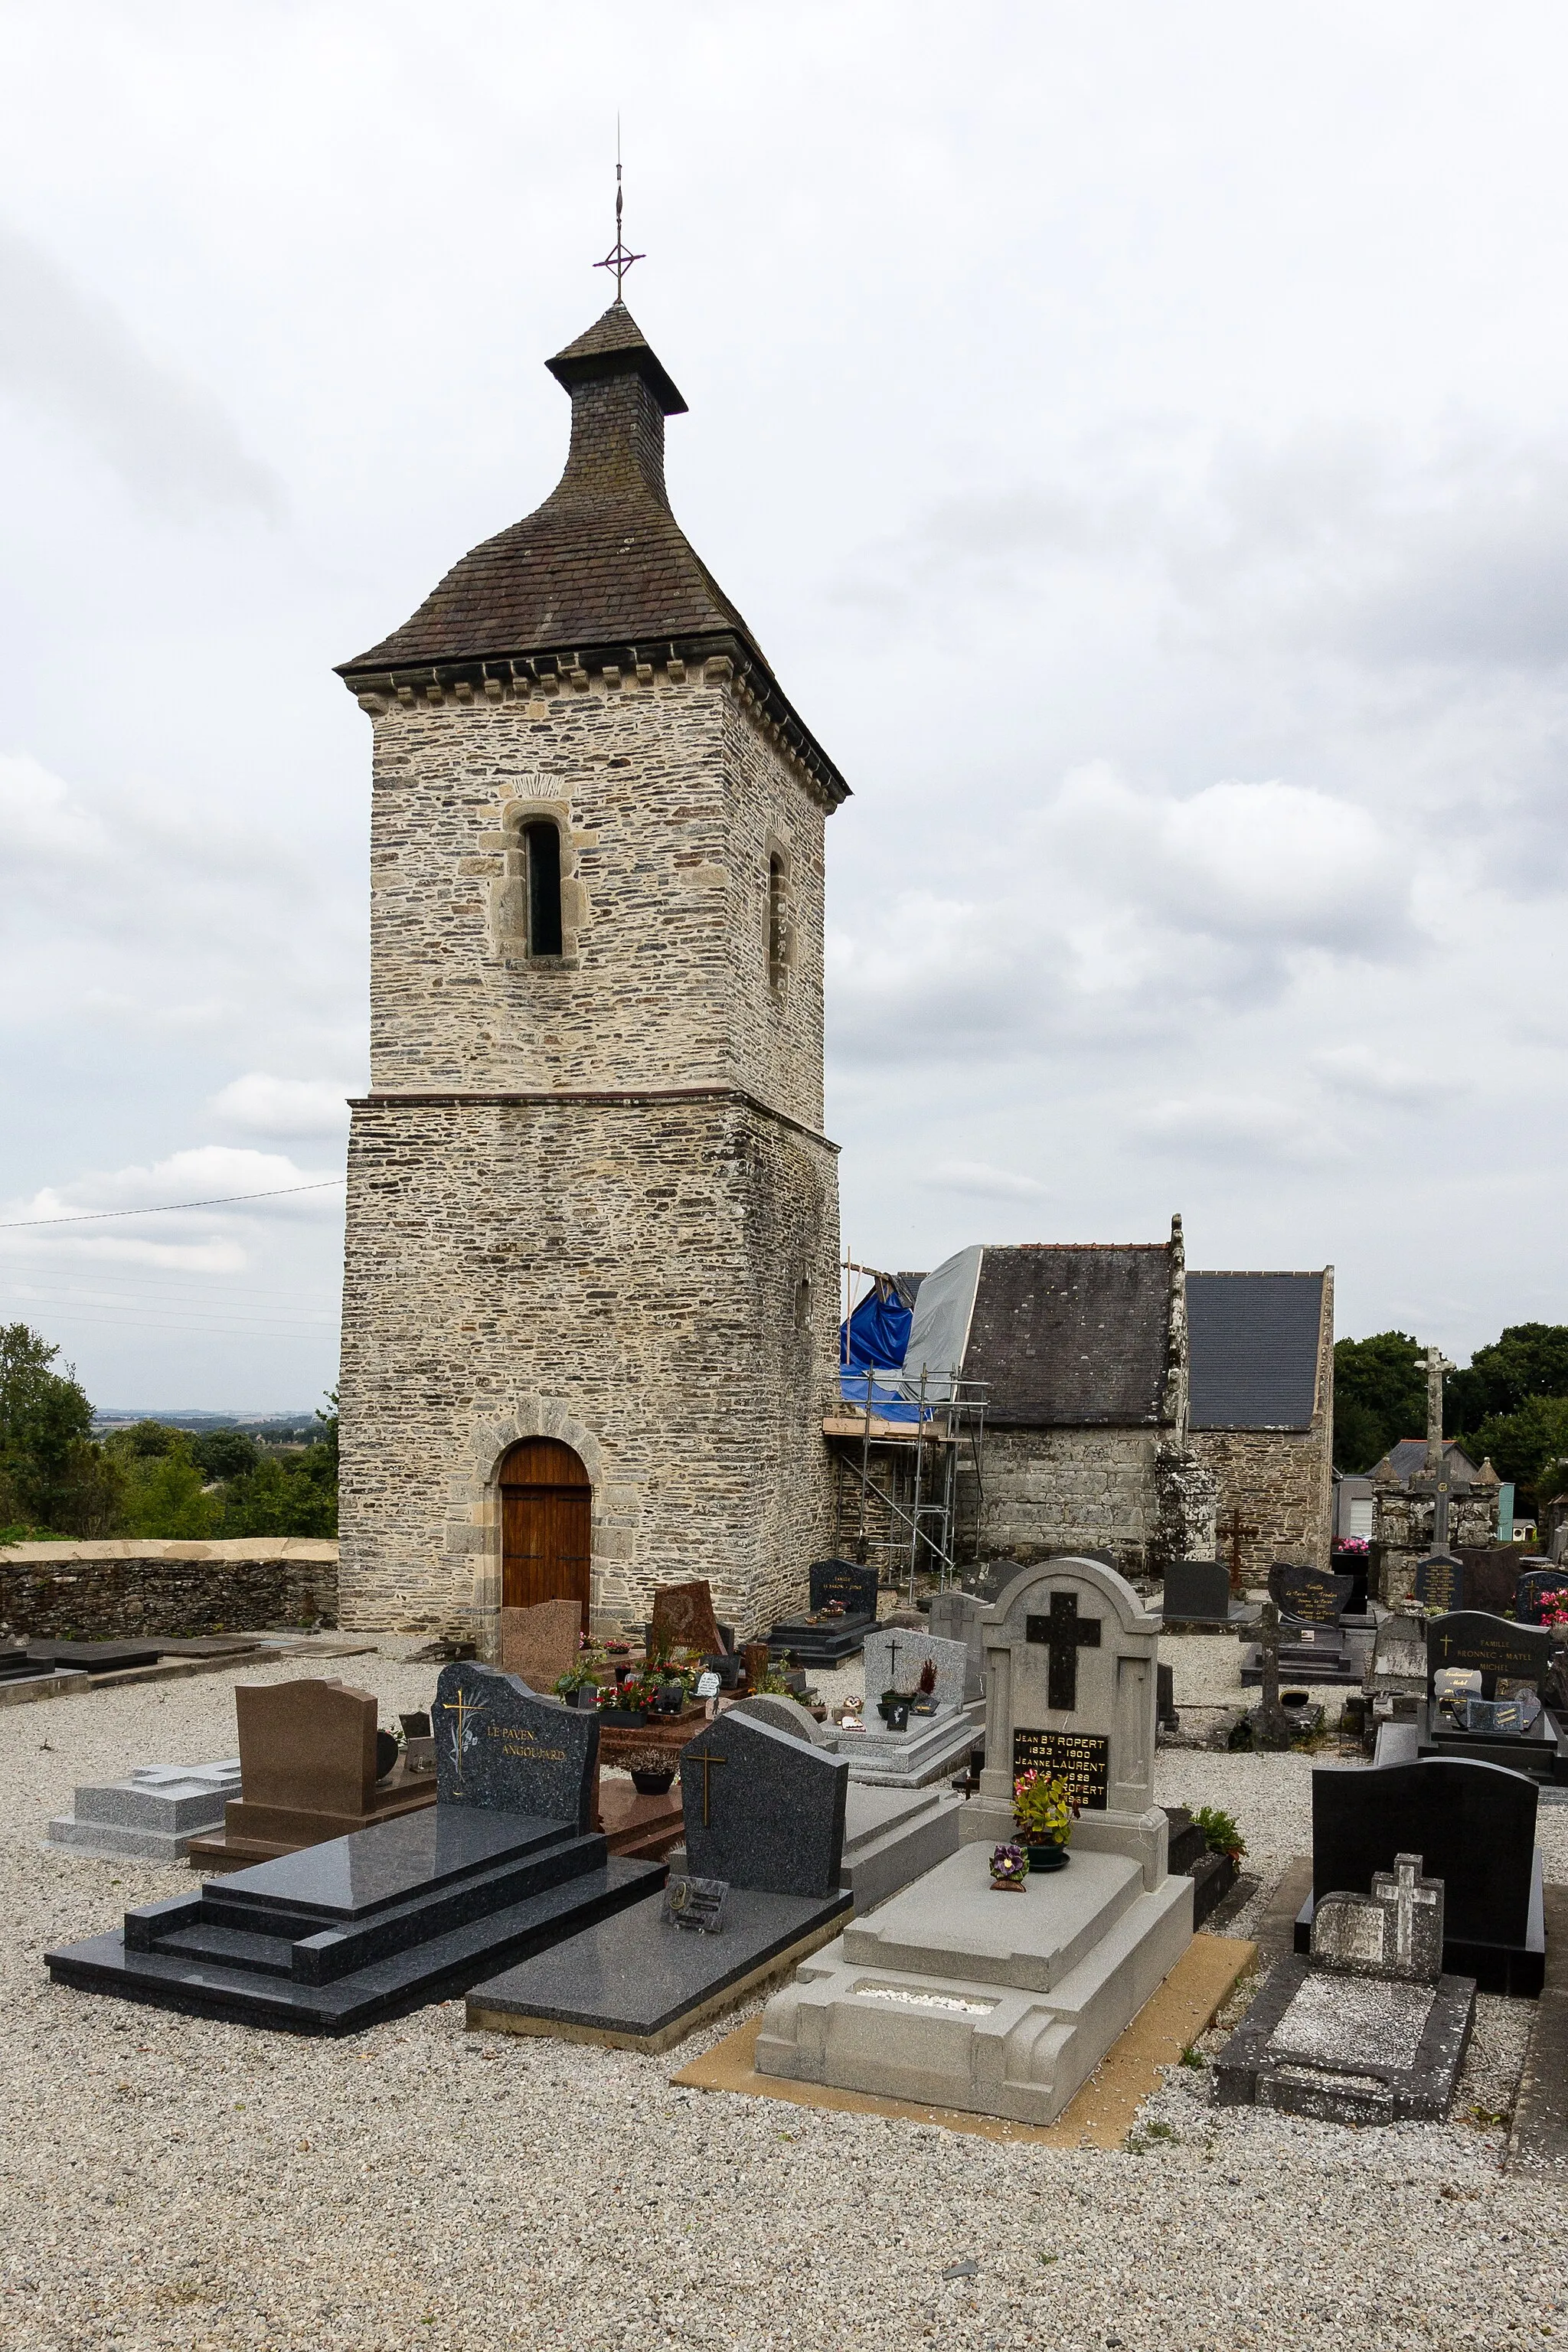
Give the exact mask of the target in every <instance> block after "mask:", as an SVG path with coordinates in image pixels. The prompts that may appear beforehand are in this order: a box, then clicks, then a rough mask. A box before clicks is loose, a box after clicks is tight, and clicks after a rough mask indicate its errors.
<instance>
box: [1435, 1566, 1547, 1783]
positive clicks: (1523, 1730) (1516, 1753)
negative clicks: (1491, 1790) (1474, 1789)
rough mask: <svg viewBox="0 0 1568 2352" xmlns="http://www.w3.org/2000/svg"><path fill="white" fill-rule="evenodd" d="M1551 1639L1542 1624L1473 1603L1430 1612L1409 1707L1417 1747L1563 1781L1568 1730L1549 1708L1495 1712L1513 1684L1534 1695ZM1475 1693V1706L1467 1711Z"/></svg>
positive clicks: (1543, 1672) (1544, 1669)
mask: <svg viewBox="0 0 1568 2352" xmlns="http://www.w3.org/2000/svg"><path fill="white" fill-rule="evenodd" d="M1557 1646H1558V1642H1557V1636H1556V1634H1555V1633H1553V1632H1552V1630H1551V1629H1550V1628H1549V1627H1546V1626H1535V1625H1520V1624H1516V1623H1515V1622H1513V1621H1512V1620H1511V1619H1510V1618H1506V1617H1492V1616H1489V1615H1487V1614H1485V1613H1484V1612H1481V1611H1479V1610H1459V1611H1457V1612H1453V1613H1451V1614H1449V1615H1447V1616H1444V1617H1438V1618H1436V1619H1434V1620H1433V1621H1432V1622H1429V1624H1428V1625H1427V1628H1426V1663H1427V1672H1428V1677H1429V1684H1430V1695H1429V1696H1428V1697H1426V1699H1425V1700H1423V1702H1422V1703H1421V1705H1420V1706H1419V1707H1418V1708H1417V1710H1416V1722H1417V1726H1418V1731H1419V1738H1418V1742H1417V1745H1418V1749H1419V1752H1420V1754H1422V1755H1423V1756H1443V1755H1452V1756H1468V1757H1474V1758H1476V1759H1478V1760H1479V1761H1481V1762H1485V1763H1492V1764H1503V1765H1507V1766H1508V1767H1510V1769H1512V1770H1514V1771H1519V1772H1528V1773H1529V1774H1530V1775H1531V1778H1532V1779H1533V1780H1540V1781H1542V1782H1547V1783H1552V1784H1553V1785H1555V1786H1559V1787H1562V1786H1564V1785H1568V1734H1565V1733H1564V1731H1563V1727H1562V1726H1561V1724H1560V1723H1559V1721H1558V1718H1557V1717H1556V1716H1555V1715H1554V1714H1553V1713H1552V1711H1551V1710H1550V1708H1548V1707H1544V1706H1536V1707H1535V1708H1533V1709H1521V1711H1520V1713H1519V1715H1518V1717H1513V1718H1510V1717H1509V1715H1508V1714H1507V1713H1502V1714H1500V1713H1499V1712H1498V1708H1499V1705H1500V1703H1504V1704H1506V1702H1507V1701H1508V1700H1510V1698H1512V1697H1513V1696H1515V1694H1516V1693H1518V1692H1520V1691H1528V1692H1530V1693H1531V1695H1532V1696H1536V1697H1539V1693H1540V1685H1542V1682H1543V1681H1544V1680H1545V1678H1546V1676H1547V1675H1548V1674H1549V1673H1550V1671H1551V1668H1552V1658H1553V1655H1554V1654H1555V1652H1556V1650H1557ZM1476 1675H1479V1676H1480V1684H1479V1689H1477V1688H1476V1686H1475V1676H1476ZM1477 1699H1479V1701H1480V1702H1481V1706H1480V1707H1479V1710H1478V1711H1477V1712H1476V1713H1474V1714H1472V1712H1471V1706H1470V1702H1471V1701H1472V1700H1477Z"/></svg>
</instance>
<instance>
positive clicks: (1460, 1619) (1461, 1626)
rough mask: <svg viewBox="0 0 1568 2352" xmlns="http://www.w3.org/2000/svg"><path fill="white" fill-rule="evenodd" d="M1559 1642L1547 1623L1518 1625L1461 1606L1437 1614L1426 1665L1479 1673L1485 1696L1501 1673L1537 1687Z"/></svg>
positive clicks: (1494, 1691) (1428, 1641)
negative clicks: (1443, 1614)
mask: <svg viewBox="0 0 1568 2352" xmlns="http://www.w3.org/2000/svg"><path fill="white" fill-rule="evenodd" d="M1556 1645H1557V1644H1556V1636H1555V1635H1554V1634H1553V1633H1552V1631H1551V1629H1550V1628H1549V1627H1547V1626H1540V1627H1537V1626H1533V1625H1516V1624H1512V1623H1510V1621H1509V1619H1508V1618H1506V1617H1488V1616H1486V1615H1484V1614H1483V1613H1482V1612H1481V1611H1479V1609H1460V1610H1456V1611H1453V1612H1450V1613H1448V1614H1447V1615H1446V1616H1442V1617H1436V1618H1434V1619H1433V1621H1432V1622H1431V1623H1430V1624H1429V1625H1428V1626H1427V1628H1426V1667H1427V1672H1428V1673H1429V1674H1435V1673H1436V1671H1437V1670H1438V1668H1439V1667H1447V1668H1454V1667H1463V1668H1468V1669H1469V1670H1471V1671H1473V1672H1476V1673H1479V1675H1480V1677H1481V1696H1482V1697H1483V1698H1495V1697H1496V1696H1498V1690H1497V1685H1498V1681H1499V1678H1501V1679H1502V1680H1504V1681H1506V1682H1512V1683H1529V1684H1530V1685H1531V1687H1532V1688H1535V1689H1539V1687H1540V1685H1541V1682H1542V1676H1543V1675H1545V1673H1546V1671H1547V1669H1548V1667H1549V1666H1550V1665H1551V1664H1552V1651H1553V1650H1554V1649H1555V1647H1556Z"/></svg>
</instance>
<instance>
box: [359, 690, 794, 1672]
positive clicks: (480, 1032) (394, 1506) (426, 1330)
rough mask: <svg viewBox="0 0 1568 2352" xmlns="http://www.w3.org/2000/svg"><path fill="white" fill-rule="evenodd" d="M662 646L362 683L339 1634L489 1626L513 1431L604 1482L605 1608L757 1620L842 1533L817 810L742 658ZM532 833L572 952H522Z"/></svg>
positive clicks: (620, 1614)
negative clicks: (557, 845) (696, 1602)
mask: <svg viewBox="0 0 1568 2352" xmlns="http://www.w3.org/2000/svg"><path fill="white" fill-rule="evenodd" d="M652 653H653V655H654V656H655V657H654V658H650V659H649V660H648V661H647V662H643V663H640V664H638V665H637V666H636V667H634V668H632V669H628V670H625V671H623V670H621V669H619V668H614V669H612V668H604V669H600V670H597V671H595V672H594V673H593V674H590V673H589V672H588V671H587V670H586V669H584V668H583V667H581V666H578V665H574V662H573V661H572V660H571V659H570V658H569V657H568V658H566V659H563V663H562V665H561V671H560V675H559V676H552V677H543V676H540V677H533V676H531V675H530V676H529V677H522V676H521V675H510V674H509V675H507V676H505V677H489V679H488V680H483V681H481V682H480V686H479V688H478V689H476V688H475V687H473V686H471V685H468V686H465V685H461V684H458V685H454V686H450V687H447V686H442V685H440V684H437V683H435V682H434V681H432V682H431V683H430V684H428V685H427V686H426V687H424V688H421V689H419V690H417V691H416V689H415V688H412V687H409V686H402V687H399V688H397V690H396V691H395V692H392V691H385V692H383V691H379V690H378V691H370V690H366V691H364V692H363V693H362V695H361V702H362V707H363V708H364V709H366V710H367V711H369V712H370V714H371V716H372V718H373V719H374V730H375V750H374V813H373V823H372V845H373V848H372V859H373V877H372V920H371V936H372V959H371V961H372V1083H373V1086H374V1089H375V1091H374V1095H373V1096H372V1097H370V1099H369V1100H368V1101H367V1102H366V1103H365V1104H363V1105H361V1106H359V1107H358V1108H356V1111H355V1118H354V1129H353V1141H352V1143H351V1150H350V1182H349V1202H348V1235H347V1242H346V1251H345V1258H346V1264H345V1288H344V1299H343V1351H342V1511H341V1517H340V1527H341V1531H342V1553H343V1575H342V1591H343V1601H342V1607H343V1613H344V1620H345V1622H348V1623H351V1624H353V1625H356V1626H369V1625H385V1624H409V1625H417V1626H420V1627H425V1626H429V1627H437V1626H439V1627H443V1628H449V1629H451V1630H454V1631H456V1630H459V1629H460V1630H463V1631H467V1632H472V1633H477V1634H478V1636H479V1639H480V1640H481V1641H487V1642H488V1640H489V1637H490V1634H491V1633H492V1632H493V1627H494V1622H495V1619H494V1612H495V1611H496V1609H497V1607H498V1606H499V1599H500V1556H499V1542H500V1538H499V1530H498V1527H497V1524H496V1520H497V1509H496V1494H495V1473H496V1468H497V1465H498V1463H499V1461H500V1455H501V1454H502V1453H504V1451H505V1449H506V1446H507V1445H508V1444H510V1443H512V1442H513V1441H514V1440H515V1439H516V1438H517V1437H519V1436H522V1435H529V1434H534V1433H549V1434H552V1435H556V1436H559V1437H561V1438H563V1440H564V1441H565V1442H566V1443H567V1444H571V1445H573V1446H574V1447H575V1448H576V1450H577V1451H578V1453H579V1454H581V1455H582V1457H583V1460H584V1463H585V1464H586V1465H587V1467H588V1471H589V1475H590V1478H591V1480H592V1483H593V1486H594V1568H593V1579H594V1584H593V1607H594V1612H595V1620H596V1622H598V1623H600V1624H601V1625H605V1626H607V1625H610V1624H619V1623H627V1624H629V1623H635V1622H640V1621H641V1620H642V1619H643V1618H645V1617H646V1616H647V1596H648V1594H649V1592H650V1591H651V1588H652V1586H653V1585H654V1584H655V1583H658V1582H662V1581H665V1580H668V1579H670V1578H672V1577H680V1576H706V1577H708V1578H709V1580H710V1582H711V1583H712V1585H713V1588H714V1594H715V1599H716V1600H717V1601H718V1602H719V1604H720V1607H721V1613H723V1614H725V1615H727V1616H728V1617H729V1618H731V1620H732V1621H733V1622H735V1623H736V1625H737V1626H738V1627H740V1628H742V1629H743V1630H745V1631H748V1632H749V1631H752V1630H755V1629H756V1628H758V1627H759V1626H764V1625H765V1624H766V1623H767V1622H770V1620H771V1618H772V1617H773V1615H775V1614H777V1613H780V1612H783V1611H784V1610H785V1609H787V1608H789V1607H791V1606H793V1605H795V1603H797V1602H798V1601H799V1600H800V1599H801V1597H802V1596H803V1594H804V1591H805V1567H806V1563H807V1562H808V1561H809V1560H810V1559H812V1558H813V1557H815V1556H816V1555H817V1554H818V1553H819V1552H820V1550H821V1549H822V1548H823V1544H824V1541H825V1538H826V1536H827V1535H828V1534H829V1532H830V1530H831V1524H832V1520H831V1496H830V1481H829V1465H828V1462H827V1458H826V1448H825V1446H824V1444H823V1441H822V1436H821V1416H822V1412H823V1409H824V1404H825V1402H826V1400H827V1398H828V1397H829V1395H830V1394H831V1389H832V1370H833V1359H834V1342H835V1330H836V1318H837V1297H838V1276H837V1257H838V1218H837V1166H836V1160H835V1157H834V1153H833V1149H832V1147H831V1146H830V1145H829V1144H827V1143H826V1141H825V1140H824V1139H822V1137H821V1135H820V1132H819V1130H820V1128H821V1122H822V1058H823V999H822V905H823V826H824V822H825V816H826V804H825V802H824V799H823V796H822V792H821V789H820V788H819V787H818V786H817V784H816V782H815V781H814V780H813V778H812V777H811V776H810V774H809V773H808V772H807V771H806V770H805V768H804V767H803V766H801V765H800V764H799V763H798V762H796V761H795V760H794V759H793V757H791V756H790V755H788V754H787V752H786V751H785V749H784V746H783V744H782V741H781V739H780V738H779V736H778V733H777V730H774V729H773V727H771V726H770V725H769V723H768V722H767V721H766V719H765V718H764V717H763V714H762V712H761V710H760V708H759V706H758V705H757V704H756V703H755V702H754V700H753V699H752V697H751V694H750V689H749V688H747V687H746V686H745V685H744V683H743V682H742V681H737V679H736V677H735V675H734V672H733V668H732V666H731V661H730V660H729V659H728V658H727V657H723V656H716V657H714V658H713V659H710V660H709V661H707V662H706V663H705V664H704V666H703V667H702V668H701V670H700V673H699V672H696V671H693V672H692V673H690V674H689V673H688V671H687V669H686V667H685V665H684V663H683V662H682V661H681V660H679V659H678V658H676V657H675V656H673V655H672V654H671V653H670V652H669V649H668V647H667V648H665V649H664V651H663V654H662V655H660V654H659V649H658V648H657V647H656V648H653V649H652ZM500 667H502V668H503V669H504V667H505V666H504V665H502V666H500ZM539 818H549V819H551V820H552V821H553V822H554V823H555V824H557V826H558V829H559V830H560V832H561V835H562V844H563V858H562V875H563V893H562V918H563V921H562V932H563V936H562V953H561V955H560V956H558V957H553V956H552V957H530V956H529V955H528V954H527V953H526V944H527V942H526V896H527V892H526V877H525V872H524V860H523V857H522V855H521V844H522V837H523V836H522V828H523V827H524V826H525V825H526V824H528V823H530V822H531V821H534V820H537V819H539ZM775 859H776V860H777V861H778V869H779V871H780V872H781V874H782V877H783V883H784V904H783V908H782V910H781V911H782V915H783V929H784V950H785V951H784V957H783V959H782V962H781V961H775V959H774V958H773V957H772V956H771V955H770V919H769V877H770V869H771V867H772V865H773V861H774V860H775ZM731 1089H733V1090H736V1091H735V1092H731ZM698 1090H705V1092H706V1096H707V1098H706V1099H704V1098H702V1097H701V1094H700V1093H699V1092H698ZM694 1094H696V1096H697V1098H693V1096H694ZM574 1096H578V1097H584V1096H585V1097H591V1098H590V1099H578V1100H573V1099H572V1097H574ZM742 1097H751V1098H752V1099H751V1101H750V1102H749V1103H748V1102H747V1101H746V1100H744V1099H743V1098H742ZM797 1123H798V1124H797ZM803 1130H805V1131H804V1132H803Z"/></svg>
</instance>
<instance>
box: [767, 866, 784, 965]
mask: <svg viewBox="0 0 1568 2352" xmlns="http://www.w3.org/2000/svg"><path fill="white" fill-rule="evenodd" d="M786 951H787V938H786V933H785V929H784V859H783V858H782V857H780V856H778V855H777V854H776V852H775V854H774V855H773V856H772V857H770V858H769V860H768V978H769V979H770V980H771V981H772V982H773V986H774V987H775V988H777V987H779V986H780V985H781V984H782V982H783V980H784V958H785V954H786Z"/></svg>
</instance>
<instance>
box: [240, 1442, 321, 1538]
mask: <svg viewBox="0 0 1568 2352" xmlns="http://www.w3.org/2000/svg"><path fill="white" fill-rule="evenodd" d="M222 1531H223V1533H224V1534H225V1535H226V1536H320V1537H331V1536H335V1535H336V1534H337V1531H338V1475H337V1464H336V1462H335V1461H334V1460H333V1458H332V1454H331V1449H330V1447H328V1446H326V1445H308V1446H307V1447H306V1448H305V1450H304V1452H303V1453H301V1454H294V1455H293V1456H292V1457H291V1458H290V1457H280V1456H279V1455H278V1454H266V1455H264V1456H263V1457H262V1459H261V1460H260V1461H259V1462H258V1464H257V1465H256V1467H255V1469H254V1470H248V1471H247V1472H246V1474H245V1475H244V1477H242V1478H233V1479H231V1480H230V1481H229V1483H228V1485H227V1486H226V1487H225V1489H224V1497H223V1530H222Z"/></svg>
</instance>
